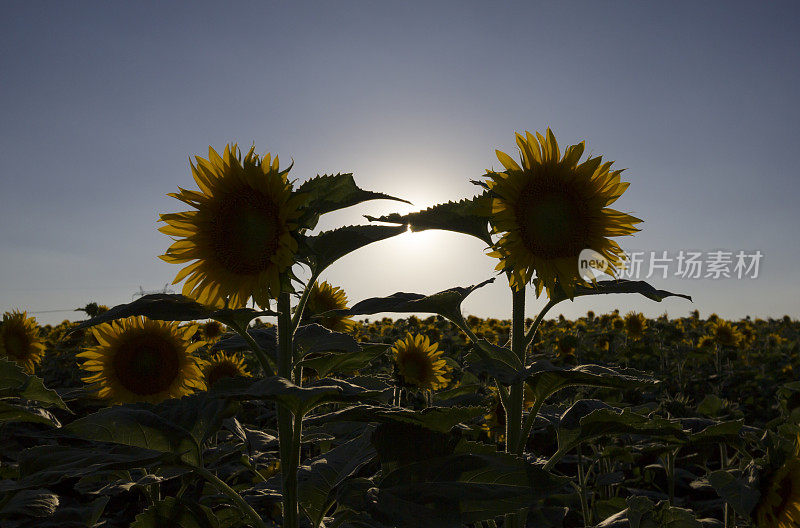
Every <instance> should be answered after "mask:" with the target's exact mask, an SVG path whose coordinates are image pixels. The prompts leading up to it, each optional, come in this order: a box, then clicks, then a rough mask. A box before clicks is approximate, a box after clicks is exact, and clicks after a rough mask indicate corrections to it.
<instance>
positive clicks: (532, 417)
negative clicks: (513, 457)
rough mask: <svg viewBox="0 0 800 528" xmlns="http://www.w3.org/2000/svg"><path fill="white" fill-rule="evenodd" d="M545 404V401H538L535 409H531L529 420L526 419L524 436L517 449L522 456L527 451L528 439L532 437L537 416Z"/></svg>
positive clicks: (521, 436) (523, 430)
mask: <svg viewBox="0 0 800 528" xmlns="http://www.w3.org/2000/svg"><path fill="white" fill-rule="evenodd" d="M543 403H544V400H543V399H537V400H536V401H535V402H534V404H533V407H531V412H529V413H528V416H527V418H525V423H524V424H523V425H522V434H521V435H520V437H519V440H520V441H519V443H518V444H517V449H516V453H517V454H518V455H521V454H522V453H523V452H524V451H525V445H526V444H527V443H528V437H529V436H530V435H531V429H533V423H534V422H535V421H536V416H537V415H538V414H539V409H541V408H542V404H543Z"/></svg>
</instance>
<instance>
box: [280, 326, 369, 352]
mask: <svg viewBox="0 0 800 528" xmlns="http://www.w3.org/2000/svg"><path fill="white" fill-rule="evenodd" d="M292 342H293V343H294V346H295V357H304V356H307V355H309V354H319V353H322V352H347V353H352V352H358V351H359V350H360V349H361V347H360V346H359V344H358V341H356V340H355V338H354V337H353V336H351V335H350V334H344V333H341V332H334V331H332V330H328V329H327V328H325V327H324V326H322V325H318V324H315V323H312V324H307V325H303V326H301V327H300V328H298V329H297V332H295V334H294V337H293V338H292Z"/></svg>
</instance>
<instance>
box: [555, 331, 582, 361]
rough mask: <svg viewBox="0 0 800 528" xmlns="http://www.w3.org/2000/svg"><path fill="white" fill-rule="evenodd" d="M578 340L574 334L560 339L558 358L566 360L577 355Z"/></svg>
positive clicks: (565, 335)
mask: <svg viewBox="0 0 800 528" xmlns="http://www.w3.org/2000/svg"><path fill="white" fill-rule="evenodd" d="M577 347H578V338H577V337H576V336H575V335H573V334H564V335H562V336H561V337H559V338H558V357H560V358H566V357H568V356H574V355H575V349H576V348H577Z"/></svg>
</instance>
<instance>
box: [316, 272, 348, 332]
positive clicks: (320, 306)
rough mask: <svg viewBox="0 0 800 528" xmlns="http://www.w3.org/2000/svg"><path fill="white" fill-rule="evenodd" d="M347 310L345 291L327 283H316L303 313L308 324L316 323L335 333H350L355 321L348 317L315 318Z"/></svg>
mask: <svg viewBox="0 0 800 528" xmlns="http://www.w3.org/2000/svg"><path fill="white" fill-rule="evenodd" d="M346 309H347V294H345V292H344V290H343V289H341V288H339V287H335V286H331V285H330V284H328V283H327V282H315V283H314V284H313V285H312V286H311V291H310V292H309V294H308V300H307V301H306V307H305V310H304V311H303V317H304V318H305V319H306V320H307V321H308V322H312V323H313V322H316V323H319V324H320V325H322V326H324V327H325V328H327V329H328V330H333V331H334V332H349V331H350V330H351V329H352V328H353V325H354V324H355V321H353V320H352V319H350V318H348V317H344V316H341V315H331V316H327V317H320V318H315V317H314V316H315V315H319V314H322V313H325V312H328V311H330V310H346Z"/></svg>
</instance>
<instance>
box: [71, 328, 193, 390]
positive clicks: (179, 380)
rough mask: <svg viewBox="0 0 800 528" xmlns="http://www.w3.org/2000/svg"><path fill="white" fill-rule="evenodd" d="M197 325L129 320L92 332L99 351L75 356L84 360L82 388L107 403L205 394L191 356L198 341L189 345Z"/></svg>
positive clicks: (89, 351) (94, 348)
mask: <svg viewBox="0 0 800 528" xmlns="http://www.w3.org/2000/svg"><path fill="white" fill-rule="evenodd" d="M195 332H197V325H189V326H183V327H179V326H178V325H177V324H176V323H167V322H164V321H155V320H151V319H146V318H142V317H129V318H127V319H120V320H117V321H114V322H113V323H105V324H102V325H98V326H95V327H94V328H92V333H93V334H94V337H95V338H96V339H97V341H98V343H99V345H97V346H95V347H92V348H89V349H87V350H86V351H85V352H82V353H80V354H78V357H82V358H85V361H84V362H83V369H84V370H86V371H88V372H89V375H88V376H86V377H85V378H83V381H85V382H86V383H96V384H97V385H98V386H99V389H98V392H97V395H98V396H99V397H100V398H104V399H107V400H109V401H111V402H112V403H133V402H150V403H158V402H160V401H162V400H165V399H167V398H179V397H181V396H184V395H186V394H189V393H191V392H193V391H194V390H197V389H201V390H202V389H203V388H205V385H204V384H203V379H202V373H201V372H200V368H199V366H198V364H197V360H196V359H195V357H194V356H193V355H192V353H193V352H194V351H195V350H197V349H198V348H200V347H201V346H203V345H204V344H205V343H204V342H203V341H196V342H194V343H192V342H190V341H191V338H192V336H193V335H194V334H195Z"/></svg>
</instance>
